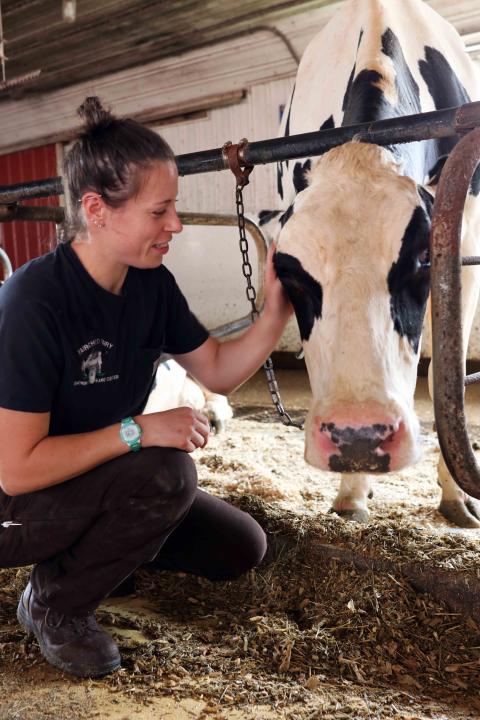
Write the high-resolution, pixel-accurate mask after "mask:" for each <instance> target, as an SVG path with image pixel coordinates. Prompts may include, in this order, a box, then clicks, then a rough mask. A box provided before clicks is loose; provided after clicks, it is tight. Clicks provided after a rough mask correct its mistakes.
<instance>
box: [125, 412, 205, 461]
mask: <svg viewBox="0 0 480 720" xmlns="http://www.w3.org/2000/svg"><path fill="white" fill-rule="evenodd" d="M137 422H138V423H139V425H140V427H141V428H142V447H152V446H156V447H173V448H178V449H179V450H185V451H186V452H193V451H194V450H196V449H197V448H198V447H205V445H206V444H207V442H208V435H209V432H210V423H209V421H208V418H207V417H206V416H205V415H204V414H203V413H201V412H199V411H198V410H193V409H192V408H190V407H179V408H174V409H173V410H165V411H163V412H156V413H151V414H149V415H140V416H139V417H137Z"/></svg>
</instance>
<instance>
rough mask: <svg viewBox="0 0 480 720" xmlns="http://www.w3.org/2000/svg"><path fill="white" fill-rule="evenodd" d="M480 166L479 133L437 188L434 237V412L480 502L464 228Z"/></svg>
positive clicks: (459, 149)
mask: <svg viewBox="0 0 480 720" xmlns="http://www.w3.org/2000/svg"><path fill="white" fill-rule="evenodd" d="M479 161H480V128H475V130H472V131H471V132H469V133H468V134H467V135H465V137H463V138H462V139H461V140H460V142H459V143H457V145H456V146H455V148H454V149H453V150H452V152H451V154H450V156H449V158H448V160H447V162H446V163H445V166H444V168H443V171H442V175H441V177H440V182H439V185H438V188H437V192H436V197H435V204H434V211H433V219H432V232H431V272H432V291H431V292H432V350H433V351H432V355H433V385H434V391H433V394H434V410H435V423H436V426H437V432H438V440H439V443H440V448H441V450H442V454H443V457H444V459H445V462H446V465H447V467H448V469H449V471H450V473H451V474H452V476H453V478H454V479H455V481H456V482H457V483H458V485H459V486H460V487H461V488H462V490H464V491H465V492H466V493H468V494H469V495H472V496H473V497H475V498H480V467H479V466H478V464H477V461H476V459H475V455H474V453H473V450H472V447H471V444H470V440H469V437H468V432H467V428H466V418H465V410H464V381H465V371H464V361H463V338H462V313H461V305H462V303H461V289H462V283H461V264H462V261H461V229H462V217H463V210H464V205H465V199H466V196H467V193H468V189H469V186H470V182H471V180H472V176H473V173H474V172H475V169H476V167H477V165H478V163H479Z"/></svg>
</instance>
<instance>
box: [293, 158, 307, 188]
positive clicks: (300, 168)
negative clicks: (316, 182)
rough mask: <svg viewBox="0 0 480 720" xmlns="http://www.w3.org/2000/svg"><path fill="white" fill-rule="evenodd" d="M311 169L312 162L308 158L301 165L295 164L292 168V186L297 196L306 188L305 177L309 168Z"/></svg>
mask: <svg viewBox="0 0 480 720" xmlns="http://www.w3.org/2000/svg"><path fill="white" fill-rule="evenodd" d="M311 167H312V161H311V160H310V158H309V159H308V160H305V162H304V163H303V164H302V163H301V162H296V163H295V165H294V167H293V184H294V186H295V192H296V193H297V194H298V193H299V192H302V190H305V188H306V187H307V185H308V183H307V178H306V175H307V173H308V172H309V171H310V168H311Z"/></svg>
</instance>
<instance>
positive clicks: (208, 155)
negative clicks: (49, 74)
mask: <svg viewBox="0 0 480 720" xmlns="http://www.w3.org/2000/svg"><path fill="white" fill-rule="evenodd" d="M479 126H480V102H474V103H468V104H466V105H460V106H459V107H454V108H448V109H447V110H435V111H433V112H428V113H420V114H418V115H405V116H402V117H398V118H391V119H389V120H379V121H377V122H371V123H360V124H358V125H348V126H345V127H340V128H333V129H330V130H319V131H318V132H311V133H302V134H301V135H290V136H289V137H282V138H274V139H272V140H261V141H259V142H252V143H247V144H246V145H245V146H244V148H243V151H242V153H241V158H240V159H241V161H242V164H244V163H246V164H248V165H263V164H265V163H270V162H279V161H281V160H293V159H295V158H303V157H308V156H315V155H321V154H322V153H324V152H326V151H327V150H331V149H332V148H334V147H336V146H337V145H342V144H343V143H345V142H348V141H349V140H353V139H355V140H358V141H361V142H368V143H374V144H376V145H397V144H399V143H407V142H415V141H417V140H430V139H432V138H446V137H454V136H455V135H459V134H462V133H465V132H468V130H471V129H472V128H474V127H479ZM176 161H177V166H178V171H179V173H180V175H193V174H197V173H206V172H213V171H215V170H226V169H228V163H227V162H226V159H225V157H224V154H223V150H222V148H216V149H214V150H204V151H201V152H195V153H187V154H186V155H177V157H176ZM62 193H63V184H62V179H61V178H60V177H55V178H48V179H46V180H36V181H35V182H33V183H23V184H20V185H10V186H3V187H2V186H0V203H4V204H9V203H12V202H16V201H18V200H23V199H27V198H35V197H47V196H48V195H61V194H62Z"/></svg>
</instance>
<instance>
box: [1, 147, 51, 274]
mask: <svg viewBox="0 0 480 720" xmlns="http://www.w3.org/2000/svg"><path fill="white" fill-rule="evenodd" d="M54 175H57V159H56V152H55V145H44V146H43V147H39V148H33V149H31V150H22V151H21V152H15V153H10V154H8V155H2V156H1V157H0V185H13V184H15V183H22V182H29V181H30V180H39V179H41V178H45V177H51V176H54ZM25 204H26V205H27V204H28V205H58V198H56V197H52V198H42V199H38V200H30V201H28V202H26V203H25ZM52 241H53V243H55V225H54V223H47V222H23V223H22V222H11V223H0V243H1V245H2V247H3V248H4V249H5V250H6V252H7V253H8V255H9V257H10V260H11V261H12V265H13V268H14V269H16V268H18V267H20V265H23V264H24V263H25V262H27V260H31V259H32V258H34V257H38V255H42V254H43V253H45V252H47V251H48V250H49V249H50V247H51V244H52Z"/></svg>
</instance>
